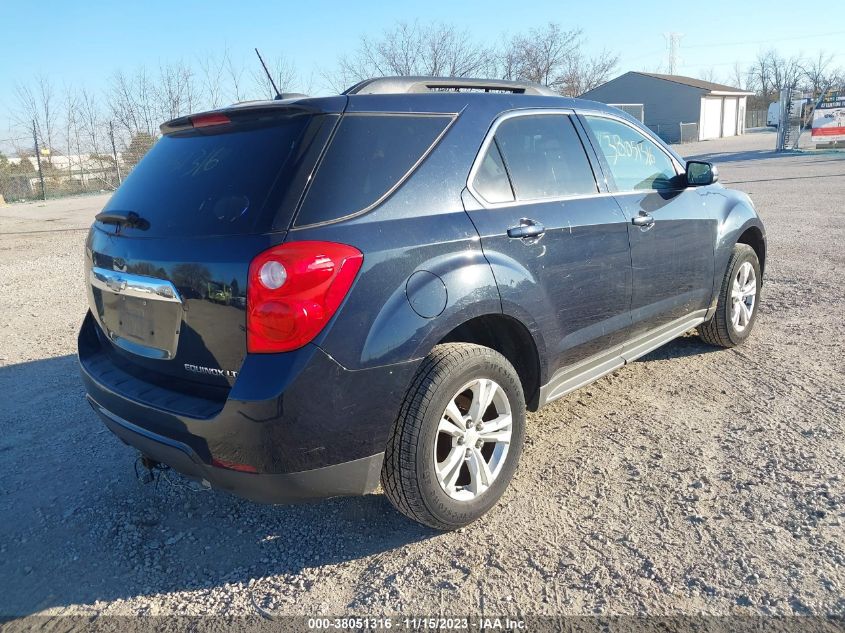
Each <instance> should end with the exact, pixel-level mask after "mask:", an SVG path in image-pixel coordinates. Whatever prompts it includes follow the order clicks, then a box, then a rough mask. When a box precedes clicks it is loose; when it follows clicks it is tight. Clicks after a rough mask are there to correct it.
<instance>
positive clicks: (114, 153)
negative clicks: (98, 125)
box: [109, 121, 123, 187]
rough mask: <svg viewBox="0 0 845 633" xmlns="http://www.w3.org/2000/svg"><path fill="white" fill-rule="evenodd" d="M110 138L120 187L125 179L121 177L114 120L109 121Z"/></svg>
mask: <svg viewBox="0 0 845 633" xmlns="http://www.w3.org/2000/svg"><path fill="white" fill-rule="evenodd" d="M109 139H111V154H112V157H113V158H114V166H115V168H116V169H117V186H118V187H119V186H120V185H121V184H122V182H123V180H122V179H121V177H120V162H119V161H118V160H117V147H116V146H115V144H114V121H109Z"/></svg>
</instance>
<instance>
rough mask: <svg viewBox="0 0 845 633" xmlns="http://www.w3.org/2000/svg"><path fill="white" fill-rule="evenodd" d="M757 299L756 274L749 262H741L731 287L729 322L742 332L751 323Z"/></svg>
mask: <svg viewBox="0 0 845 633" xmlns="http://www.w3.org/2000/svg"><path fill="white" fill-rule="evenodd" d="M756 301H757V275H756V274H755V272H754V266H752V265H751V262H743V263H742V265H741V266H740V267H739V269H738V270H737V271H736V275H735V276H734V280H733V286H732V287H731V323H732V324H733V327H734V329H735V330H736V331H737V332H742V331H743V330H745V328H747V327H748V324H749V323H751V317H752V316H753V314H754V308H755V303H756Z"/></svg>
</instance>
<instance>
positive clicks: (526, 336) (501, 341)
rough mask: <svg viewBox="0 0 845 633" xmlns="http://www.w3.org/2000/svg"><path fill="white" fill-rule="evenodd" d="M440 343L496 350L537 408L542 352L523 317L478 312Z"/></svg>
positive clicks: (530, 404) (530, 406)
mask: <svg viewBox="0 0 845 633" xmlns="http://www.w3.org/2000/svg"><path fill="white" fill-rule="evenodd" d="M439 343H474V344H476V345H483V346H485V347H489V348H491V349H494V350H496V351H497V352H499V353H500V354H501V355H502V356H504V357H505V358H506V359H507V360H508V362H510V364H511V365H513V367H514V369H515V370H516V373H517V375H518V376H519V380H520V382H521V383H522V390H523V393H524V394H525V404H526V406H527V408H528V409H529V410H530V411H536V410H537V408H538V407H539V401H540V385H541V374H540V353H539V350H538V349H537V343H536V341H535V340H534V337H533V336H532V335H531V332H530V331H529V329H528V328H527V327H526V326H525V325H524V324H523V323H522V322H521V321H519V320H517V319H515V318H513V317H510V316H507V315H505V314H502V313H494V314H484V315H480V316H476V317H473V318H471V319H469V320H467V321H464V322H463V323H461V324H460V325H458V326H456V327H454V328H453V329H452V330H450V331H449V332H448V333H447V334H446V335H445V336H444V337H443V338H442V339H441V340H439V341H438V344H439Z"/></svg>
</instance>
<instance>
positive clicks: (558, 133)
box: [495, 114, 598, 201]
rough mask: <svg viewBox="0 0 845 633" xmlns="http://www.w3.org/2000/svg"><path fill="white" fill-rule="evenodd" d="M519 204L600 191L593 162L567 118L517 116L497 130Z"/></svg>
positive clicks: (561, 116)
mask: <svg viewBox="0 0 845 633" xmlns="http://www.w3.org/2000/svg"><path fill="white" fill-rule="evenodd" d="M495 139H496V142H497V144H498V146H499V148H500V149H501V152H502V156H503V157H504V160H505V165H506V166H507V170H508V173H509V174H510V178H511V183H512V184H513V189H514V193H515V194H516V198H517V199H518V200H523V201H530V200H543V199H548V198H560V197H566V196H576V195H585V194H593V193H596V192H597V191H598V186H597V185H596V179H595V176H594V175H593V170H592V167H590V161H589V159H588V158H587V154H586V152H585V151H584V146H583V145H582V144H581V139H580V138H579V137H578V133H577V132H576V131H575V127H574V125H573V123H572V121H571V120H570V118H569V117H568V116H567V115H565V114H540V115H524V116H516V117H512V118H510V119H506V120H504V121H503V122H502V123H501V124H500V125H499V127H498V128H497V129H496V136H495Z"/></svg>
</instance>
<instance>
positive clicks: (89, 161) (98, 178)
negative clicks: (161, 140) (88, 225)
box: [0, 124, 155, 202]
mask: <svg viewBox="0 0 845 633" xmlns="http://www.w3.org/2000/svg"><path fill="white" fill-rule="evenodd" d="M42 138H43V136H42V135H40V134H36V133H33V135H32V137H31V138H26V137H24V138H15V139H4V140H11V141H14V143H15V146H16V147H18V149H17V151H16V152H15V153H14V154H12V155H11V156H5V155H3V154H0V202H24V201H28V200H46V199H48V198H60V197H64V196H73V195H80V194H87V193H98V192H105V191H114V190H115V189H117V188H118V187H119V186H120V184H121V182H123V179H124V178H125V177H126V174H128V173H129V172H130V171H131V170H132V168H133V167H134V166H135V165H137V164H138V162H139V161H140V160H141V158H143V156H144V154H146V153H147V151H148V150H149V149H150V147H152V145H153V143H154V142H155V138H154V137H153V136H152V135H150V134H144V133H138V134H135V135H132V136H130V137H129V138H128V139H127V140H121V139H119V138H115V134H114V126H113V125H111V124H109V125H108V126H107V127H106V128H105V130H104V133H103V138H102V139H100V142H99V143H98V142H94V143H93V145H94V146H95V147H96V149H97V150H98V151H87V152H86V151H84V150H83V142H81V141H80V140H79V139H78V137H77V138H76V139H75V140H76V142H75V143H74V142H73V140H74V137H73V136H72V135H69V138H70V139H71V142H68V143H67V147H64V148H61V147H49V146H47V147H45V144H44V142H43V141H42V140H41V139H42ZM91 145H92V143H91V142H90V141H89V142H88V143H87V146H89V147H90V146H91Z"/></svg>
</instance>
